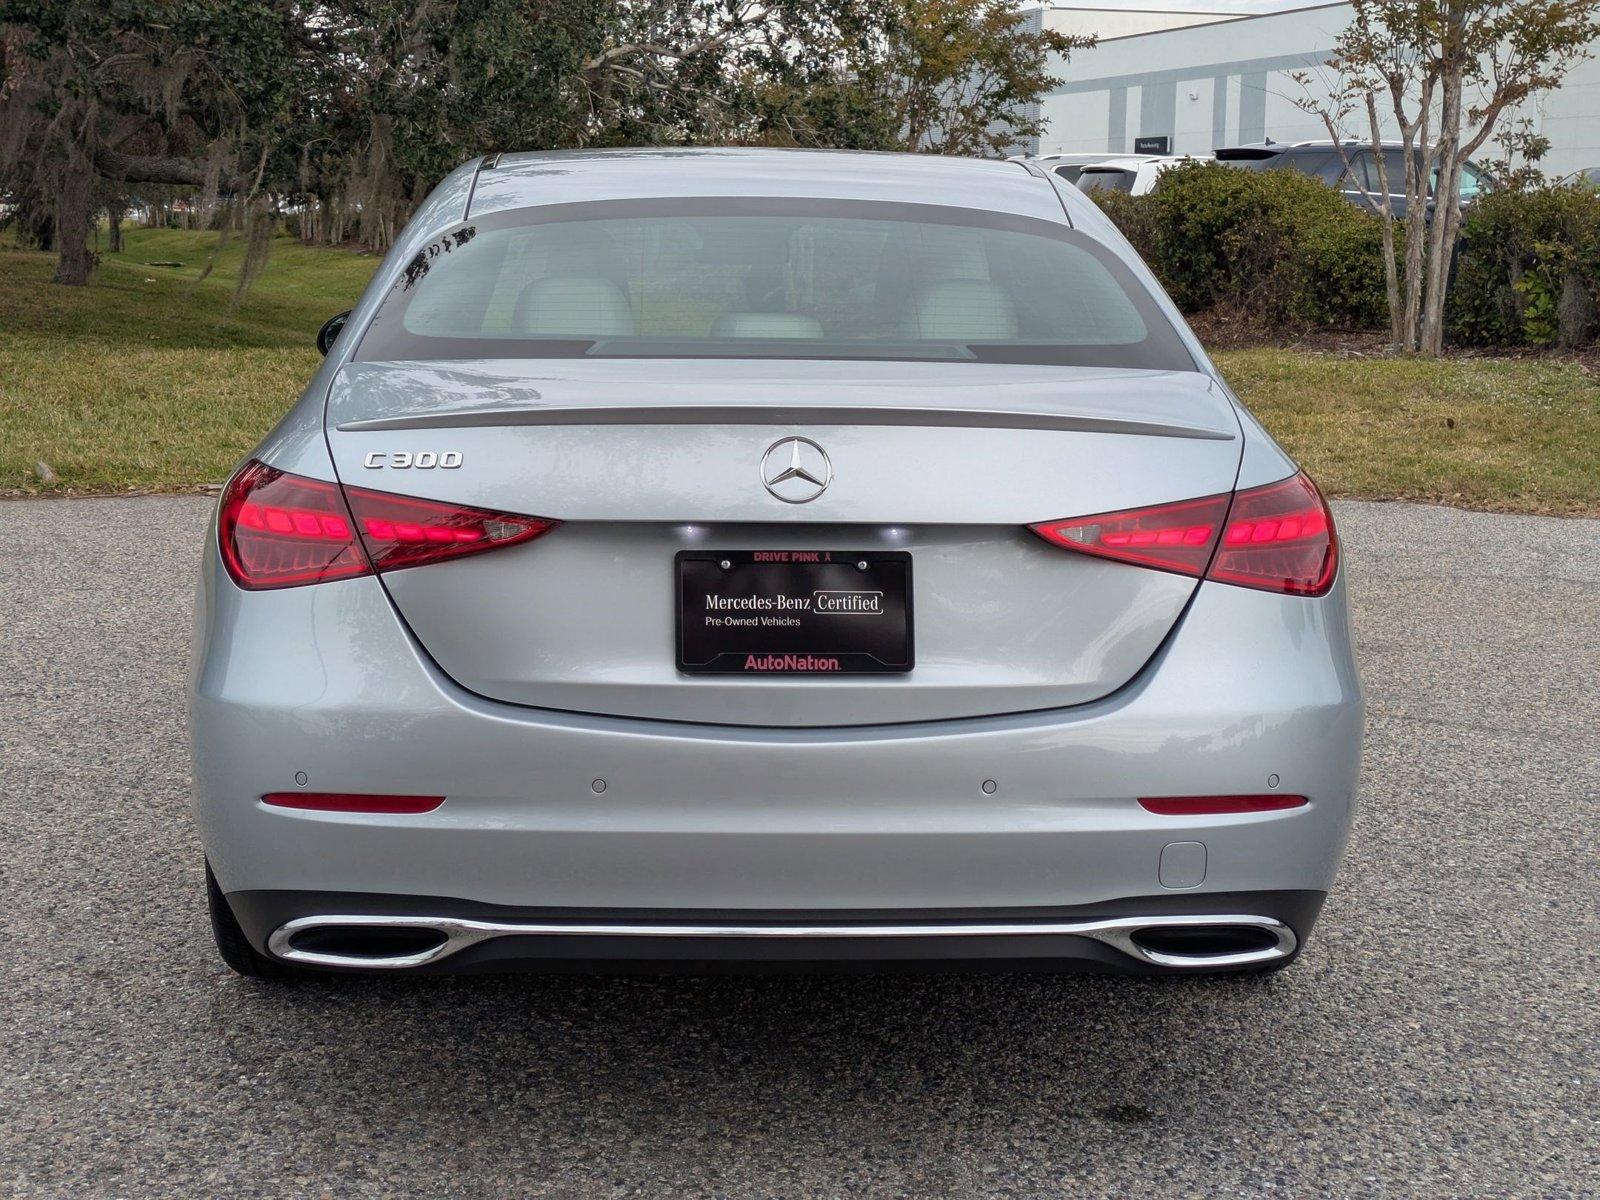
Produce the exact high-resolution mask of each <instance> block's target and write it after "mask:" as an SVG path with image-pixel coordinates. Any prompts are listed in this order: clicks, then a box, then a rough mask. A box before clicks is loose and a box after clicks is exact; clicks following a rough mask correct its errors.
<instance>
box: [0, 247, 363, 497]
mask: <svg viewBox="0 0 1600 1200" xmlns="http://www.w3.org/2000/svg"><path fill="white" fill-rule="evenodd" d="M125 241H126V249H125V250H124V252H123V253H121V254H108V255H106V257H105V260H104V261H103V262H102V264H101V266H100V269H99V271H98V272H96V274H95V278H94V282H93V283H92V284H91V285H90V286H89V287H87V288H64V287H58V286H56V285H55V284H53V283H51V282H50V277H51V273H52V271H53V270H54V259H53V257H52V256H50V255H46V254H33V253H26V252H22V251H18V250H16V249H14V248H12V247H11V246H9V245H3V246H0V494H12V495H15V494H18V493H33V492H51V491H58V492H59V491H66V492H112V491H127V490H141V489H168V490H172V489H183V488H190V487H195V486H197V485H201V484H205V483H214V482H217V481H219V480H221V479H223V478H225V477H226V475H227V473H228V471H229V470H230V469H231V468H232V466H233V465H234V463H235V462H236V461H237V460H238V459H239V458H240V457H241V456H242V455H243V454H244V453H245V452H246V451H248V450H249V449H250V447H251V446H253V445H254V444H255V443H256V442H257V441H258V440H259V439H260V438H261V435H262V434H263V433H265V432H266V431H267V430H268V429H270V428H271V427H272V425H273V423H274V422H275V421H276V420H277V419H278V418H279V417H280V416H282V415H283V413H284V412H285V411H286V410H287V409H288V408H289V406H290V405H291V404H292V403H293V402H294V399H295V397H296V396H297V395H298V394H299V392H300V390H301V389H302V388H303V387H304V386H305V384H306V381H307V380H309V379H310V378H311V374H312V372H313V371H315V370H316V368H317V363H318V362H319V361H321V359H320V356H319V355H318V354H317V350H316V345H315V340H316V333H317V330H318V328H320V327H321V325H322V322H323V321H324V320H326V319H327V318H328V317H329V316H331V315H332V314H334V313H335V312H338V311H340V310H342V309H346V308H349V307H350V306H351V305H352V304H353V303H355V301H356V299H357V297H359V296H360V294H361V289H362V288H363V287H365V286H366V283H367V280H368V279H369V278H370V277H371V275H372V272H373V271H374V270H375V269H376V267H377V263H378V260H377V258H376V257H375V256H371V255H363V254H352V253H348V252H345V251H330V250H312V249H307V248H306V247H304V246H301V245H300V244H299V243H297V242H295V241H293V240H292V239H289V238H280V239H278V241H277V242H276V243H275V244H274V246H273V247H272V253H271V256H270V258H269V260H268V266H267V270H266V272H265V273H264V274H263V275H262V277H261V278H260V279H258V280H257V281H256V283H255V285H254V286H253V287H252V288H251V289H250V291H249V292H248V293H247V295H246V297H245V299H244V301H243V302H242V303H240V304H239V305H238V306H237V307H235V305H234V303H233V299H234V285H235V283H236V282H237V279H238V269H239V264H240V260H241V257H242V254H243V247H242V245H241V244H240V243H239V241H238V240H237V239H235V240H234V241H233V242H232V243H231V244H230V245H228V246H226V247H224V248H223V250H222V251H221V253H219V254H218V255H217V261H216V265H215V267H214V268H213V270H212V271H211V273H210V275H209V276H208V277H207V278H205V279H203V280H202V279H200V274H201V270H202V268H204V266H205V265H206V262H207V261H208V260H209V259H210V257H211V253H212V249H213V248H214V247H215V246H216V244H217V236H216V234H213V233H192V232H188V231H186V230H169V229H161V230H146V229H130V230H128V231H127V235H126V239H125ZM157 261H180V262H182V263H183V264H184V265H183V266H182V267H152V266H146V265H145V264H146V263H149V262H157ZM40 461H43V462H45V463H48V464H49V466H50V467H51V469H52V470H53V471H55V473H56V474H57V475H58V476H59V478H60V482H59V483H57V484H55V485H52V486H46V485H44V484H42V483H41V482H40V481H39V478H38V476H37V474H36V473H35V464H36V463H38V462H40Z"/></svg>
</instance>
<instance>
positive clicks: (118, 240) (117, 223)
mask: <svg viewBox="0 0 1600 1200" xmlns="http://www.w3.org/2000/svg"><path fill="white" fill-rule="evenodd" d="M107 213H108V217H109V219H110V222H111V239H110V242H109V243H108V246H107V249H109V250H110V252H111V253H112V254H121V253H122V204H121V202H120V201H114V202H113V203H112V205H111V207H110V209H108V210H107Z"/></svg>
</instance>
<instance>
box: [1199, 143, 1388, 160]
mask: <svg viewBox="0 0 1600 1200" xmlns="http://www.w3.org/2000/svg"><path fill="white" fill-rule="evenodd" d="M1340 144H1343V145H1345V146H1348V147H1351V148H1352V149H1356V150H1362V149H1370V148H1371V146H1372V140H1371V139H1370V138H1346V139H1344V141H1343V143H1338V142H1334V141H1333V140H1332V139H1330V138H1322V139H1317V140H1311V141H1304V142H1275V141H1273V140H1272V139H1271V138H1268V139H1267V140H1266V141H1264V142H1239V143H1238V144H1236V145H1232V146H1218V147H1217V148H1216V157H1218V158H1235V159H1240V158H1276V157H1277V156H1278V155H1280V154H1285V153H1287V152H1288V151H1290V150H1332V149H1334V148H1335V147H1336V146H1338V145H1340ZM1381 144H1382V146H1383V148H1384V149H1385V150H1403V149H1404V148H1405V143H1404V142H1401V141H1399V140H1397V139H1394V138H1385V139H1384V140H1383V142H1382V143H1381Z"/></svg>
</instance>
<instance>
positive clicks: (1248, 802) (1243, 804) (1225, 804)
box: [1139, 795, 1309, 817]
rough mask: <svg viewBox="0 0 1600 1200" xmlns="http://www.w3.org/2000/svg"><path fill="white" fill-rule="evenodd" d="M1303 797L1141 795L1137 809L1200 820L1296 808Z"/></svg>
mask: <svg viewBox="0 0 1600 1200" xmlns="http://www.w3.org/2000/svg"><path fill="white" fill-rule="evenodd" d="M1307 803H1309V801H1308V800H1307V799H1306V798H1305V797H1304V796H1278V795H1266V796H1141V797H1140V798H1139V806H1140V807H1141V808H1143V809H1145V810H1146V811H1148V812H1153V813H1160V814H1161V815H1162V816H1164V817H1201V816H1211V815H1213V814H1216V813H1253V812H1273V811H1275V810H1277V809H1280V808H1299V807H1301V806H1302V805H1304V804H1307Z"/></svg>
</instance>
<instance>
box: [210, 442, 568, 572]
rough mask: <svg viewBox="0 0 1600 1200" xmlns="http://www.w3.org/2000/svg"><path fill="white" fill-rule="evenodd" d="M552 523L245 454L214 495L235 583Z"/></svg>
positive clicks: (381, 563)
mask: <svg viewBox="0 0 1600 1200" xmlns="http://www.w3.org/2000/svg"><path fill="white" fill-rule="evenodd" d="M555 524H556V523H555V522H554V521H546V520H543V519H541V518H539V517H525V516H519V515H517V514H515V513H502V512H495V511H492V510H489V509H483V508H472V507H469V506H466V505H460V504H444V503H441V502H439V501H436V500H415V499H412V498H411V497H409V496H394V495H390V494H389V493H388V492H372V491H368V490H366V489H365V488H345V489H344V491H343V493H342V494H341V492H340V489H339V487H338V485H336V484H332V483H326V482H324V481H322V480H320V479H306V478H303V477H302V476H299V475H290V474H288V473H287V472H284V471H280V470H278V469H276V468H275V467H269V466H267V465H266V464H265V463H260V462H254V461H252V462H250V463H248V464H247V465H246V466H245V468H244V469H243V470H242V471H240V472H239V473H238V474H237V475H235V476H234V477H233V481H232V482H231V483H229V485H228V489H227V491H226V492H225V493H224V494H223V497H222V510H221V516H220V517H219V518H218V523H217V533H218V537H219V539H220V542H221V549H222V561H223V563H224V564H225V565H226V566H227V568H228V574H229V575H231V576H233V580H234V582H235V583H237V584H238V585H239V586H240V587H242V588H247V589H250V590H260V589H264V588H284V587H298V586H300V585H301V584H307V583H323V582H326V581H328V580H331V579H347V578H349V577H351V576H353V575H366V574H369V573H370V572H372V571H373V570H374V569H376V570H378V571H394V570H399V569H400V568H402V567H416V566H421V565H422V564H424V563H431V562H439V561H440V560H442V559H447V558H460V557H462V556H463V555H467V554H478V553H481V552H482V551H484V550H495V549H499V548H500V547H502V546H514V545H516V544H517V543H518V542H525V541H528V540H530V539H531V538H536V537H538V536H539V535H540V534H541V533H546V532H548V531H549V530H551V529H552V528H554V527H555Z"/></svg>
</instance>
